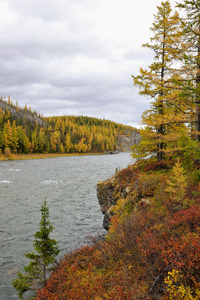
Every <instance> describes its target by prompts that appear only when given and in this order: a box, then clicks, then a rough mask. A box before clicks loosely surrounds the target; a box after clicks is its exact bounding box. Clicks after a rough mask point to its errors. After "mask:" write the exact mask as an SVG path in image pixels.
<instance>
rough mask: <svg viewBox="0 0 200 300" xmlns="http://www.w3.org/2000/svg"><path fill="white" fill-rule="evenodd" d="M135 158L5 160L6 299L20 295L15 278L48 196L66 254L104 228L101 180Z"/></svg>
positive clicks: (0, 264) (0, 194)
mask: <svg viewBox="0 0 200 300" xmlns="http://www.w3.org/2000/svg"><path fill="white" fill-rule="evenodd" d="M132 163H133V159H132V158H131V157H130V153H120V154H117V155H94V156H93V155H86V156H69V157H58V158H47V159H40V160H39V159H36V160H23V161H22V160H21V161H5V162H0V237H1V238H0V299H1V300H10V299H18V297H17V296H16V291H15V289H14V288H13V287H12V284H11V281H12V279H13V278H16V276H17V272H18V271H19V270H20V271H22V270H23V265H27V264H28V263H29V260H28V259H26V258H25V257H24V254H26V253H27V252H30V251H32V250H33V239H34V237H33V235H34V233H35V232H36V231H37V230H38V228H39V227H38V224H39V222H40V217H41V214H40V208H41V205H42V204H43V202H44V200H45V198H46V200H47V205H48V207H49V211H50V221H51V223H52V224H53V226H54V228H55V229H54V231H53V233H52V234H51V237H52V238H55V239H56V240H57V241H58V246H59V249H60V250H61V254H60V255H61V256H62V255H64V253H66V251H71V250H74V249H76V248H78V247H80V246H82V245H83V244H84V243H86V237H87V236H89V235H94V234H97V233H103V232H105V230H104V229H103V228H102V221H103V215H102V213H101V210H100V206H99V204H98V200H97V196H96V184H97V183H98V182H99V181H100V180H105V179H107V178H109V177H111V176H112V175H114V173H115V170H116V169H118V170H119V169H122V168H124V167H127V166H128V165H129V164H132Z"/></svg>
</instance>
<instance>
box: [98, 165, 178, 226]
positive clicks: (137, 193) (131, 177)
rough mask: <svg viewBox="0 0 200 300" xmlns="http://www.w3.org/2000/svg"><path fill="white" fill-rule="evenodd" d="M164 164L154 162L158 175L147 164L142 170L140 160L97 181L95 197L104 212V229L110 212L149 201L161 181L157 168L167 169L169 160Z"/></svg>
mask: <svg viewBox="0 0 200 300" xmlns="http://www.w3.org/2000/svg"><path fill="white" fill-rule="evenodd" d="M168 164H169V165H168ZM168 164H167V163H164V162H159V163H157V164H154V168H157V170H158V174H156V173H155V174H153V175H152V174H151V172H150V171H149V169H148V168H151V164H149V165H147V166H146V167H145V169H144V170H143V171H142V167H141V166H142V161H141V162H137V163H135V164H134V165H130V166H128V167H127V168H125V169H123V170H121V171H119V172H118V173H117V174H115V176H113V177H112V178H111V179H108V180H106V181H103V182H99V183H98V184H97V198H98V201H99V205H100V207H101V211H102V213H103V214H104V220H103V227H104V228H105V229H106V230H108V229H109V225H110V219H111V217H112V216H113V215H114V214H117V213H119V214H120V215H121V214H123V213H125V214H126V213H128V212H129V210H131V211H133V210H135V209H138V208H139V207H146V206H147V205H149V204H150V203H151V200H152V197H153V196H154V193H155V191H156V189H157V188H158V186H159V185H160V182H162V181H163V180H164V179H163V175H162V173H159V170H160V168H161V169H162V168H163V169H166V170H167V169H168V168H171V167H172V161H170V162H169V163H168ZM148 172H150V173H149V174H148Z"/></svg>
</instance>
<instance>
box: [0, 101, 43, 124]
mask: <svg viewBox="0 0 200 300" xmlns="http://www.w3.org/2000/svg"><path fill="white" fill-rule="evenodd" d="M0 108H2V110H3V111H6V110H9V111H10V113H11V115H12V116H13V118H14V119H15V120H19V121H20V120H22V119H24V118H25V119H26V120H27V121H29V122H33V123H37V124H39V125H41V126H45V125H46V122H45V121H44V120H43V119H42V118H40V117H39V116H38V115H37V114H35V113H32V112H30V111H25V110H23V109H20V108H19V109H17V107H15V106H11V105H9V104H8V103H6V102H5V101H3V100H2V99H0Z"/></svg>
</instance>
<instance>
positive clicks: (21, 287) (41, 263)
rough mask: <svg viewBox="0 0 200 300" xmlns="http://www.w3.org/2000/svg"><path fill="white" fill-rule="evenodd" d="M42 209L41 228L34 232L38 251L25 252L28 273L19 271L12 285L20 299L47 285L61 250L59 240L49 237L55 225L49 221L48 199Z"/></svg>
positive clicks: (25, 269) (35, 245)
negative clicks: (28, 292)
mask: <svg viewBox="0 0 200 300" xmlns="http://www.w3.org/2000/svg"><path fill="white" fill-rule="evenodd" d="M40 211H41V221H40V223H39V230H38V231H37V232H36V233H35V234H34V237H35V239H34V243H33V247H34V250H35V251H36V253H34V252H30V253H27V254H25V256H26V257H27V258H29V259H30V263H29V265H28V266H25V267H24V271H25V273H26V275H24V274H22V273H21V272H18V278H16V279H15V280H13V281H12V285H13V287H14V288H15V289H16V290H17V292H18V296H19V298H20V299H23V294H24V293H25V292H26V291H29V290H32V291H34V290H35V289H37V288H41V287H44V286H45V284H46V280H47V274H48V271H49V269H50V266H51V265H52V263H54V261H55V258H56V256H57V255H58V254H59V252H60V251H59V249H58V246H56V244H57V241H56V240H54V239H50V237H49V235H50V233H51V232H52V231H53V229H54V227H53V226H52V224H51V223H50V221H49V208H48V207H47V202H46V199H45V201H44V204H43V205H42V207H41V209H40Z"/></svg>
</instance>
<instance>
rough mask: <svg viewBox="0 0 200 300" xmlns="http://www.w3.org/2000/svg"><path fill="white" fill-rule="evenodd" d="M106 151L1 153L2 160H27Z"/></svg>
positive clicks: (0, 158)
mask: <svg viewBox="0 0 200 300" xmlns="http://www.w3.org/2000/svg"><path fill="white" fill-rule="evenodd" d="M103 154H105V153H63V154H62V153H28V154H10V155H9V156H5V155H4V154H2V155H0V161H10V160H26V159H44V158H54V157H65V156H82V155H103Z"/></svg>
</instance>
